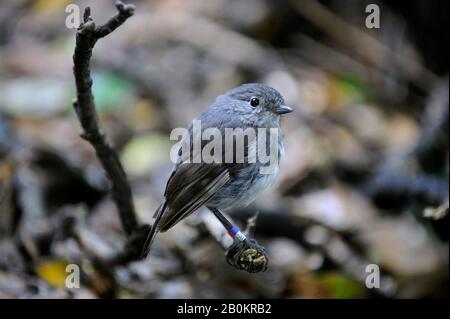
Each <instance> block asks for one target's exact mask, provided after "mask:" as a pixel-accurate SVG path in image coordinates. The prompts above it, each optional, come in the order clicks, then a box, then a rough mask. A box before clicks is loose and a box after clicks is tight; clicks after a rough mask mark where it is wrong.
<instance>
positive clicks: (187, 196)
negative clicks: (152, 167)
mask: <svg viewBox="0 0 450 319" xmlns="http://www.w3.org/2000/svg"><path fill="white" fill-rule="evenodd" d="M229 181H230V174H229V172H228V169H227V168H226V167H225V166H224V165H221V164H207V165H206V164H201V163H183V164H181V165H180V166H179V167H178V169H177V170H176V171H175V172H174V174H172V176H171V178H170V179H169V181H168V183H167V187H166V192H165V197H166V203H167V204H166V208H165V211H164V213H163V214H162V216H161V219H160V223H159V229H160V230H161V231H166V230H168V229H169V228H171V227H172V226H173V225H175V224H176V223H178V222H179V221H180V220H181V219H183V218H185V217H186V216H188V215H189V214H191V213H192V212H194V211H195V210H197V209H198V208H200V207H201V206H202V205H203V204H205V203H206V202H207V201H208V200H209V199H211V198H212V197H213V196H214V195H215V194H216V192H217V191H218V190H219V189H220V188H221V187H222V186H224V185H225V184H226V183H228V182H229Z"/></svg>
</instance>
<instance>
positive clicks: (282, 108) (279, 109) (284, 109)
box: [274, 104, 292, 114]
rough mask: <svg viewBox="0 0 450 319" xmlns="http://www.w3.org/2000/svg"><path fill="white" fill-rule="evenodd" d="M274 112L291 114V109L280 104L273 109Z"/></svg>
mask: <svg viewBox="0 0 450 319" xmlns="http://www.w3.org/2000/svg"><path fill="white" fill-rule="evenodd" d="M274 112H275V113H277V114H286V113H291V112H292V108H290V107H289V106H287V105H284V104H281V105H278V106H277V107H275V109H274Z"/></svg>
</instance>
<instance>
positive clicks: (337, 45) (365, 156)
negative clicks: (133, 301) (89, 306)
mask: <svg viewBox="0 0 450 319" xmlns="http://www.w3.org/2000/svg"><path fill="white" fill-rule="evenodd" d="M72 2H73V3H75V4H77V5H79V6H80V8H81V10H83V9H84V7H85V6H87V5H89V6H91V10H92V15H93V18H94V21H96V23H98V24H100V23H102V22H104V21H106V19H107V18H109V17H110V16H112V15H113V14H114V13H115V8H114V5H113V3H112V1H109V0H102V1H64V0H63V1H60V0H58V1H57V0H3V1H1V3H0V298H99V297H100V298H102V297H115V298H423V297H448V276H449V270H448V262H449V256H448V253H449V247H448V239H449V236H448V219H449V217H448V205H449V202H448V174H449V151H448V119H449V117H448V111H449V106H448V95H449V91H448V55H449V52H448V42H449V41H448V39H449V37H448V30H449V29H448V18H449V16H448V14H449V8H448V1H444V0H443V1H439V0H436V1H423V0H413V1H391V2H387V1H383V2H381V1H375V0H371V1H363V0H348V1H337V0H326V1H314V0H291V1H287V0H286V1H275V0H246V1H242V0H241V1H238V0H208V1H201V0H189V1H182V0H149V1H144V0H134V1H133V3H134V4H135V5H136V14H135V16H133V17H132V18H130V19H129V20H128V21H126V23H125V24H124V25H123V26H122V27H120V28H119V29H117V30H116V31H115V32H113V33H112V34H111V35H110V36H108V37H107V38H105V39H102V40H100V41H99V42H98V44H97V45H96V47H95V49H94V54H93V59H92V64H93V67H92V72H93V74H92V75H93V79H94V86H93V92H94V96H95V102H96V106H97V109H98V112H99V115H100V119H101V124H102V127H103V128H104V130H105V131H106V133H107V134H108V136H109V137H110V139H111V140H112V141H113V143H114V145H115V146H116V147H117V149H118V151H119V152H120V157H121V159H122V161H123V165H124V167H125V170H126V172H127V173H128V177H129V180H130V183H131V185H132V188H133V195H134V202H135V205H136V209H137V212H138V215H139V218H140V219H141V220H142V221H144V222H147V223H151V222H152V216H153V212H154V211H155V209H156V208H157V207H158V205H159V203H160V202H161V199H162V196H163V192H164V188H165V182H166V180H167V178H168V177H169V174H170V171H171V168H172V164H171V162H170V160H169V150H170V147H171V146H172V145H173V143H175V141H170V139H169V135H170V132H171V130H172V129H173V128H176V127H186V126H187V125H188V124H189V121H190V119H192V118H194V117H195V116H197V115H199V114H200V113H201V112H202V111H205V110H206V109H207V107H208V105H210V104H211V103H212V102H213V101H214V99H215V97H216V96H217V95H219V94H222V93H224V92H225V91H227V90H229V89H230V88H233V87H235V86H238V85H240V84H242V83H245V82H262V83H266V84H268V85H271V86H273V87H274V88H276V89H278V90H279V91H280V92H281V93H282V94H283V95H284V96H285V98H286V101H287V104H288V105H290V106H292V107H293V108H294V110H295V111H294V112H293V113H291V114H289V115H288V116H285V117H284V119H283V123H282V124H283V128H284V132H285V147H286V157H285V160H284V162H283V163H282V169H281V174H280V176H279V178H278V180H277V183H276V185H274V186H273V187H272V188H271V189H269V190H268V191H267V192H266V193H265V194H264V195H263V196H260V198H259V199H258V200H257V201H256V202H255V203H254V204H252V205H251V206H250V207H248V208H246V209H243V210H241V211H236V212H234V214H233V215H232V216H233V218H234V219H235V220H236V221H237V222H238V223H239V224H240V225H243V227H244V226H245V224H246V221H247V219H248V218H249V217H251V216H253V215H254V214H255V213H256V212H259V215H258V218H257V222H256V229H255V234H254V236H255V238H256V239H257V240H258V241H259V242H260V243H261V244H263V245H264V246H265V247H266V248H267V251H268V254H269V256H270V263H269V269H268V270H267V271H266V272H264V273H259V274H247V273H244V272H239V271H238V270H236V269H234V268H232V267H230V266H229V265H228V264H227V263H226V260H225V258H224V253H223V251H222V249H221V248H220V246H219V245H218V244H217V243H216V242H215V240H214V239H213V237H212V236H211V235H210V234H209V233H208V231H207V229H206V227H205V220H206V219H207V213H205V212H202V211H199V214H195V215H194V216H192V217H190V218H188V219H187V220H185V221H183V222H182V223H180V224H179V225H177V226H176V227H175V228H174V229H172V230H171V231H169V232H168V233H164V234H161V236H159V237H158V239H157V240H156V242H155V244H154V248H153V250H152V253H151V256H150V257H149V258H147V259H146V260H144V261H134V262H127V261H124V260H120V258H117V254H120V252H121V251H122V250H123V249H124V244H125V242H126V237H125V235H124V232H123V230H122V227H121V224H120V221H119V219H118V214H117V210H116V208H115V206H114V204H113V202H112V201H111V198H110V196H109V195H108V192H107V190H108V187H109V186H108V181H107V179H106V178H105V174H104V171H103V169H102V167H101V166H100V164H99V162H98V160H97V158H96V156H95V154H94V152H93V149H92V148H91V146H90V145H89V144H88V143H87V142H85V141H84V140H82V139H81V138H80V137H79V132H80V127H79V123H78V121H77V119H76V116H75V114H74V111H73V109H72V105H71V101H72V99H73V98H74V97H75V88H74V79H73V74H72V54H73V49H74V45H75V30H74V29H69V28H67V27H66V26H65V22H66V18H67V14H68V13H66V12H65V8H66V5H68V4H70V3H72ZM369 3H376V4H378V5H379V7H380V17H381V18H380V28H373V29H368V28H367V27H366V25H365V20H366V17H367V15H368V14H369V13H366V12H365V9H366V6H367V5H368V4H369ZM81 12H82V11H81ZM205 214H206V215H205ZM114 256H116V257H114ZM71 263H73V264H77V265H79V266H80V269H81V288H79V289H67V288H66V287H65V279H66V276H67V273H66V272H65V270H66V266H67V265H68V264H71ZM369 264H376V265H378V266H379V269H380V272H381V277H380V288H378V289H368V288H367V287H366V285H365V281H366V277H367V275H368V274H369V273H368V272H366V270H367V269H366V266H367V265H369Z"/></svg>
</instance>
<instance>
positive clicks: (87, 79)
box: [73, 1, 139, 236]
mask: <svg viewBox="0 0 450 319" xmlns="http://www.w3.org/2000/svg"><path fill="white" fill-rule="evenodd" d="M116 8H117V11H118V12H117V13H116V14H115V15H114V16H113V17H112V18H110V19H109V20H108V21H107V22H106V23H105V24H103V25H101V26H99V27H95V23H94V21H92V18H91V10H90V8H89V7H88V8H86V9H85V11H84V22H83V23H82V24H81V25H80V27H79V28H78V31H77V35H76V46H75V52H74V55H73V63H74V67H73V72H74V75H75V83H76V90H77V99H76V100H75V101H74V103H73V106H74V108H75V111H76V114H77V116H78V119H79V121H80V123H81V127H82V133H81V137H82V138H84V139H85V140H87V141H88V142H89V143H90V144H91V145H92V146H93V147H94V149H95V152H96V153H97V156H98V158H99V160H100V162H101V164H102V166H103V168H104V169H105V171H106V173H107V175H108V178H109V180H110V182H111V185H112V189H111V193H112V198H113V200H114V202H115V204H116V206H117V209H118V211H119V215H120V220H121V222H122V225H123V228H124V230H125V232H126V233H127V235H128V236H131V235H132V234H133V232H134V231H135V230H136V229H137V228H138V226H139V223H138V220H137V217H136V212H135V209H134V205H133V202H132V194H131V188H130V185H129V183H128V181H127V176H126V174H125V171H124V169H123V167H122V164H121V163H120V160H119V156H118V154H117V151H116V150H115V149H114V148H113V147H112V146H111V143H110V142H109V141H108V139H107V137H106V136H105V134H104V133H103V132H102V130H101V128H100V126H99V121H98V115H97V112H96V110H95V104H94V97H93V95H92V90H91V87H92V78H91V69H90V60H91V57H92V50H93V48H94V46H95V43H96V42H97V40H98V39H100V38H102V37H105V36H106V35H108V34H109V33H111V32H113V31H114V30H115V29H116V28H118V27H119V26H120V25H122V24H123V23H124V22H125V21H126V20H127V19H128V18H129V17H131V16H132V15H133V13H134V6H133V5H125V4H123V3H122V2H120V1H117V2H116Z"/></svg>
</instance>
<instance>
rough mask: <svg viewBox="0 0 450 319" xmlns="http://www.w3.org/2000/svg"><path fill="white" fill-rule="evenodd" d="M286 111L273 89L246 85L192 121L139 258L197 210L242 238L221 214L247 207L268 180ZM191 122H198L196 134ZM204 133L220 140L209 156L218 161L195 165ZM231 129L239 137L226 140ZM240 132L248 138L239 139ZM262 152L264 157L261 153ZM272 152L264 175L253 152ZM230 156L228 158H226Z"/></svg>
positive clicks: (280, 153)
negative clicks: (211, 215) (158, 237)
mask: <svg viewBox="0 0 450 319" xmlns="http://www.w3.org/2000/svg"><path fill="white" fill-rule="evenodd" d="M292 110H293V109H292V108H291V107H289V106H287V105H286V104H285V101H284V98H283V96H282V95H281V94H280V93H279V92H278V91H277V90H275V89H274V88H272V87H270V86H267V85H265V84H260V83H247V84H242V85H240V86H238V87H236V88H234V89H231V90H230V91H228V92H226V93H225V94H223V95H220V96H218V97H217V98H216V100H215V102H214V103H213V104H212V105H211V106H210V107H209V109H208V110H207V111H206V112H204V113H203V114H201V115H200V116H199V117H197V118H196V119H194V120H193V121H192V122H191V124H190V126H189V128H188V130H187V132H188V133H187V134H185V136H184V137H183V138H182V141H181V143H180V147H179V149H178V152H177V159H176V163H175V165H174V168H173V170H172V173H171V175H170V177H169V179H168V181H167V185H166V189H165V192H164V200H163V202H162V203H161V205H160V206H159V208H158V209H157V210H156V212H155V214H154V218H155V221H154V223H153V226H152V227H151V229H150V231H149V234H148V236H147V238H146V241H145V244H144V246H143V249H142V252H141V258H145V257H146V256H147V255H148V253H149V251H150V248H151V245H152V243H153V241H154V239H155V237H156V235H157V234H158V233H160V232H165V231H167V230H169V229H171V228H172V227H173V226H174V225H176V224H177V223H178V222H179V221H181V220H182V219H184V218H186V217H187V216H189V215H191V214H192V213H194V212H195V211H196V210H198V209H199V208H200V207H202V206H206V207H207V208H208V209H209V210H210V211H211V212H213V213H214V215H215V216H216V217H217V218H218V219H219V220H220V221H221V223H222V224H223V225H224V227H226V229H227V231H228V233H229V234H230V236H232V237H233V239H234V238H237V239H238V240H240V241H244V240H246V237H245V235H244V234H243V233H242V232H241V231H239V229H238V228H237V227H236V226H234V225H232V224H231V223H230V222H229V221H228V219H227V218H226V217H225V216H224V215H223V212H230V211H232V210H233V209H237V208H242V207H245V206H247V205H249V204H250V203H251V202H253V201H254V200H255V199H256V197H257V196H258V195H259V194H261V192H262V191H264V190H265V189H266V188H267V187H268V186H270V185H271V184H272V183H273V182H274V180H275V178H276V176H277V175H278V172H279V165H280V162H281V159H282V158H283V156H284V144H283V136H282V132H281V126H280V117H281V115H282V114H286V113H290V112H292ZM196 121H197V123H200V124H201V129H200V131H198V130H197V132H195V122H196ZM207 129H209V130H211V129H212V130H215V131H216V132H219V133H220V134H221V136H222V139H221V140H220V141H219V142H218V143H219V146H222V147H221V148H220V147H219V148H218V149H217V152H216V149H214V150H213V152H212V153H217V154H213V155H214V156H215V157H214V158H215V159H219V160H216V161H214V162H206V161H201V160H200V161H195V160H194V157H195V156H198V155H204V154H203V153H204V152H202V151H205V150H206V149H205V148H206V147H207V145H208V143H211V142H212V139H202V140H201V141H200V144H199V145H200V146H198V145H197V146H198V147H197V149H195V146H196V145H195V141H194V140H195V138H196V136H197V135H199V134H203V133H205V130H207ZM239 129H242V130H241V131H239ZM233 130H234V131H238V132H241V135H239V134H236V135H235V136H233V138H231V137H230V136H231V135H230V134H232V133H230V132H233ZM243 130H245V132H247V133H248V132H253V133H254V134H253V135H252V134H247V135H245V134H244V133H242V131H243ZM272 133H276V134H274V135H275V137H274V138H271V136H270V135H271V134H272ZM272 136H273V135H272ZM202 137H204V136H202ZM227 137H228V138H229V139H228V140H227ZM230 140H231V141H232V142H231V143H230ZM239 143H241V144H239ZM216 145H217V143H216ZM239 145H241V146H243V147H242V148H243V158H237V155H238V151H239V150H238V146H239ZM264 148H265V152H266V153H265V154H263V153H264V151H262V149H264ZM273 149H275V152H276V153H275V155H274V158H275V161H276V163H275V165H273V166H274V167H272V169H270V170H267V171H264V168H268V167H269V165H267V160H266V162H263V161H262V160H260V158H262V156H260V153H259V152H258V150H261V154H262V155H267V150H269V152H270V151H272V150H273ZM219 151H221V152H219ZM219 153H220V154H219ZM230 153H231V154H232V156H231V157H227V156H228V155H230ZM241 153H242V152H241ZM272 155H273V154H272ZM230 159H231V160H230Z"/></svg>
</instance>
